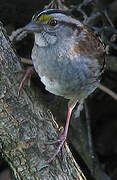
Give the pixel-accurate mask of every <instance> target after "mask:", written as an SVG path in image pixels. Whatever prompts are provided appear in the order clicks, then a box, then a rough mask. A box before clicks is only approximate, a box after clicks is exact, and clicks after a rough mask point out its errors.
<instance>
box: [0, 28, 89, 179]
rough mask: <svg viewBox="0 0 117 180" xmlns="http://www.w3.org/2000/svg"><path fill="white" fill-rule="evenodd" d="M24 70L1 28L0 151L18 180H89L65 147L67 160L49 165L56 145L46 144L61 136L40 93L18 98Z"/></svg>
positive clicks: (25, 93)
mask: <svg viewBox="0 0 117 180" xmlns="http://www.w3.org/2000/svg"><path fill="white" fill-rule="evenodd" d="M18 70H21V67H20V64H19V61H18V57H17V56H16V54H15V52H14V50H13V48H12V46H11V43H10V41H9V39H8V37H7V36H6V33H5V31H4V30H3V28H2V27H1V28H0V151H1V153H2V155H3V157H4V158H5V159H6V161H7V162H8V163H9V165H10V166H11V169H12V170H13V172H14V176H15V178H16V179H17V180H26V179H27V180H37V179H43V180H50V179H51V180H53V179H56V180H58V179H59V180H60V179H71V180H75V179H80V180H86V178H85V177H84V175H83V173H82V172H81V170H80V168H79V166H78V165H77V164H76V162H75V160H74V159H73V157H72V155H71V153H70V151H69V148H68V146H67V145H66V144H65V152H64V154H65V155H64V160H63V159H62V158H61V155H60V154H59V156H57V157H56V158H55V160H54V161H53V162H52V163H51V164H47V161H46V160H48V159H49V158H50V157H51V156H52V154H53V152H54V150H55V148H56V145H47V144H46V142H48V141H49V140H54V139H56V138H57V136H58V129H57V125H56V123H55V122H54V120H53V116H52V115H51V113H50V112H49V111H48V109H47V108H46V106H45V105H44V103H43V98H42V95H41V91H40V90H39V89H38V90H37V91H38V93H37V92H36V90H35V88H26V89H25V90H24V89H23V90H22V92H21V95H20V97H18V96H17V91H18V86H19V82H18V76H17V74H15V73H14V72H15V71H18Z"/></svg>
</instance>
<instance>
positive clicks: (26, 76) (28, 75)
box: [18, 66, 34, 95]
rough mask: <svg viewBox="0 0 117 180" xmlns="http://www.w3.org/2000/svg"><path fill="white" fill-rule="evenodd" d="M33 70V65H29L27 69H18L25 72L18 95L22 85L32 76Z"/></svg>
mask: <svg viewBox="0 0 117 180" xmlns="http://www.w3.org/2000/svg"><path fill="white" fill-rule="evenodd" d="M33 71H34V67H33V66H31V67H28V68H27V69H26V70H21V71H18V73H23V74H24V77H23V78H22V80H21V83H20V85H19V88H18V95H19V94H20V91H21V89H22V87H23V85H24V82H25V81H26V80H28V79H30V78H31V75H32V73H33Z"/></svg>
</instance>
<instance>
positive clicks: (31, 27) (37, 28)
mask: <svg viewBox="0 0 117 180" xmlns="http://www.w3.org/2000/svg"><path fill="white" fill-rule="evenodd" d="M42 28H43V26H42V24H41V23H38V24H37V23H35V22H34V21H31V22H30V23H29V24H27V25H26V26H24V27H23V31H27V32H31V33H33V32H41V31H42Z"/></svg>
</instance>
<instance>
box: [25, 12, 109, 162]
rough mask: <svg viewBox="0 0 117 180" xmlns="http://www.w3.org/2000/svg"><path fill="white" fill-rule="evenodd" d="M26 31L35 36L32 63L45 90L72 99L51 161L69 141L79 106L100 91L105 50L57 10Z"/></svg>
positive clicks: (35, 19) (86, 30) (37, 16)
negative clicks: (72, 118) (67, 138)
mask: <svg viewBox="0 0 117 180" xmlns="http://www.w3.org/2000/svg"><path fill="white" fill-rule="evenodd" d="M23 30H24V31H26V32H33V33H34V35H35V42H34V47H33V50H32V61H33V64H34V68H35V70H36V72H37V73H38V75H39V76H40V78H41V81H42V82H43V83H44V85H45V88H46V89H47V90H48V91H49V92H51V93H53V94H55V95H59V96H63V97H64V98H67V99H69V103H68V114H67V119H66V125H65V128H64V131H63V132H62V133H61V135H60V137H59V139H58V140H57V141H56V142H59V146H58V148H57V150H56V151H55V153H54V155H53V156H52V158H51V159H50V161H51V160H53V159H54V157H55V156H56V155H57V154H58V152H59V151H60V149H61V147H62V146H63V144H64V142H65V140H66V137H67V132H68V126H69V121H70V116H71V113H72V110H73V108H74V107H75V105H76V103H77V102H81V101H82V100H83V99H85V98H86V97H87V96H88V95H90V94H91V93H92V92H93V91H94V90H95V89H96V88H97V87H98V84H99V81H100V80H99V77H100V75H101V72H102V69H103V65H104V56H105V49H104V46H103V44H102V43H101V41H100V39H99V37H97V36H96V35H95V33H94V32H93V31H91V30H90V29H89V28H88V27H86V26H85V25H83V24H82V23H81V22H80V21H78V20H76V19H74V18H72V17H70V16H68V15H66V13H65V12H63V11H61V10H57V9H47V10H43V11H41V12H38V13H36V14H35V15H34V16H33V18H32V21H31V22H30V23H29V24H28V25H26V26H25V27H24V28H23Z"/></svg>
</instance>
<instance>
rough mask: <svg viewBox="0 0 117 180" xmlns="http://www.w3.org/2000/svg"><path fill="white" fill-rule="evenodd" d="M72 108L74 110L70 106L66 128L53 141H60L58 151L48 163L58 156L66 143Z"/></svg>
mask: <svg viewBox="0 0 117 180" xmlns="http://www.w3.org/2000/svg"><path fill="white" fill-rule="evenodd" d="M72 110H73V108H71V107H69V108H68V111H67V119H66V124H65V128H64V130H63V129H62V131H61V133H60V137H59V139H58V140H56V141H54V142H53V143H56V142H58V143H59V146H58V148H57V149H56V151H55V152H54V154H53V156H52V157H51V158H50V159H49V160H48V163H50V162H51V161H52V160H53V159H54V158H55V157H56V155H57V154H58V153H59V152H60V150H61V149H62V147H63V145H64V143H65V140H66V138H67V133H68V128H69V122H70V117H71V113H72Z"/></svg>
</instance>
